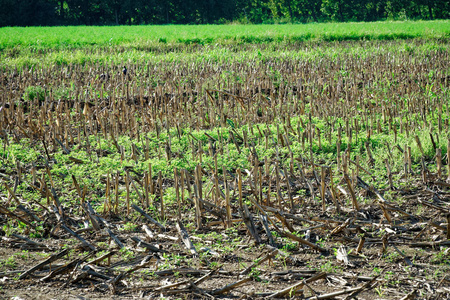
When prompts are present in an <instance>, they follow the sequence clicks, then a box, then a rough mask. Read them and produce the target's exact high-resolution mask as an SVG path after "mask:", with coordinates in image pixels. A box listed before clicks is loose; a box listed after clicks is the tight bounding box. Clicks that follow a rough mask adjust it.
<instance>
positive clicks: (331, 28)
mask: <svg viewBox="0 0 450 300" xmlns="http://www.w3.org/2000/svg"><path fill="white" fill-rule="evenodd" d="M449 34H450V22H449V21H448V20H443V21H414V22H413V21H404V22H373V23H325V24H323V23H320V24H318V23H312V24H299V25H195V26H192V25H191V26H189V25H170V26H114V27H110V26H104V27H93V26H91V27H89V26H78V27H74V26H70V27H30V28H18V27H5V28H0V49H6V48H11V47H16V46H20V47H31V48H33V49H42V48H72V49H73V48H80V47H86V46H93V45H96V46H101V47H109V46H117V45H122V46H125V47H127V48H133V47H135V48H139V47H142V46H145V45H149V44H154V43H177V42H180V43H184V44H191V43H199V44H214V43H217V42H220V43H227V42H232V43H234V42H236V41H238V42H250V43H261V42H272V41H276V42H280V41H290V42H295V41H308V40H315V41H343V40H386V39H405V38H445V37H448V36H449Z"/></svg>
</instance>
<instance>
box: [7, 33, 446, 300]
mask: <svg viewBox="0 0 450 300" xmlns="http://www.w3.org/2000/svg"><path fill="white" fill-rule="evenodd" d="M411 43H412V44H414V43H417V44H421V43H424V41H419V40H415V41H411ZM429 43H441V44H440V45H441V46H442V44H444V45H447V46H448V41H447V42H446V41H444V42H442V41H429ZM351 45H352V44H351V43H342V44H332V45H331V44H330V47H335V48H336V55H335V56H330V55H317V56H314V57H311V58H310V59H302V58H298V57H294V56H286V57H282V58H277V59H270V58H264V60H259V61H258V60H257V59H253V60H250V61H247V62H243V61H237V60H233V56H231V55H230V57H229V60H228V61H227V62H222V61H213V60H202V61H201V60H199V61H196V62H194V63H192V62H186V61H183V60H180V61H172V62H167V61H166V62H161V63H160V64H158V65H157V64H154V63H151V62H148V63H145V62H142V63H131V64H127V65H126V67H127V72H123V71H122V67H123V65H122V64H121V65H114V64H111V65H100V64H95V63H85V64H80V65H62V66H58V65H53V66H46V67H42V68H39V69H37V68H27V67H24V68H22V69H12V68H7V69H6V70H5V71H4V72H3V74H2V75H1V78H0V80H1V82H0V83H1V84H0V88H1V104H2V107H1V112H0V128H1V138H2V140H1V143H2V151H1V156H2V168H1V170H0V172H1V173H0V176H1V181H2V182H3V184H2V188H1V189H2V193H3V194H4V196H3V197H2V200H1V205H0V213H1V216H2V217H1V219H0V224H3V225H5V224H9V225H8V226H11V225H13V224H18V223H24V224H29V225H32V226H30V228H28V230H27V231H28V232H32V231H34V230H37V229H36V227H37V226H38V225H39V226H43V227H44V228H46V232H45V233H44V234H45V235H46V237H52V236H53V237H54V236H60V237H61V236H67V232H68V233H69V234H70V236H71V237H74V238H76V239H77V240H78V241H79V242H81V244H80V246H79V247H81V248H84V249H87V250H89V251H90V252H91V253H94V252H96V251H99V250H101V247H99V246H97V245H96V239H97V238H98V236H95V235H92V234H91V233H90V232H91V231H94V232H99V234H100V235H102V234H103V235H104V236H105V237H109V239H110V241H115V244H116V245H119V248H122V250H121V253H122V251H124V250H123V249H126V248H130V249H136V248H133V246H132V245H133V244H132V243H131V242H130V240H127V239H126V238H125V234H123V233H122V234H121V233H120V232H119V231H118V230H119V228H120V226H119V225H118V224H119V223H120V222H122V221H121V220H125V219H126V220H132V221H131V222H135V223H145V222H149V223H148V225H149V227H146V230H145V232H146V234H147V235H145V234H144V233H142V235H141V237H142V236H146V238H147V242H144V241H142V240H141V239H139V238H134V241H138V242H137V243H138V244H137V245H138V246H139V245H140V247H141V248H142V247H144V248H145V249H146V251H147V252H148V253H150V254H151V255H152V257H153V258H149V257H146V258H141V259H140V260H139V261H136V262H135V265H134V266H133V268H132V269H131V270H127V271H122V272H120V273H117V272H116V273H114V271H112V270H113V266H118V265H120V262H121V260H122V258H121V257H120V256H117V255H116V253H114V255H116V256H115V257H116V261H118V262H116V264H115V265H114V264H113V263H111V264H105V265H104V267H103V269H96V270H94V269H90V268H87V267H82V266H83V264H85V263H88V260H89V259H90V257H89V256H85V257H82V258H77V259H78V260H77V261H74V260H70V261H69V263H67V264H65V265H64V266H62V267H60V268H62V269H61V270H59V269H58V270H59V271H58V272H52V273H47V274H46V275H45V277H44V278H45V280H50V279H51V278H54V277H58V276H65V275H64V274H69V273H70V274H71V275H70V277H69V278H67V279H66V280H67V281H68V282H69V283H71V282H80V281H90V280H91V281H92V278H95V282H96V283H95V284H96V285H97V287H98V289H100V290H109V291H111V292H112V293H120V292H123V291H126V290H127V287H126V286H124V285H123V284H122V282H121V280H122V279H123V278H125V276H129V275H130V274H131V273H132V272H134V271H136V270H139V269H142V268H150V266H153V267H152V268H153V269H155V268H156V267H155V266H156V265H157V264H158V263H157V262H156V261H157V260H158V259H159V258H160V257H162V255H163V253H164V255H166V254H167V253H170V252H173V251H174V249H173V248H172V247H171V245H165V247H164V248H159V247H158V246H157V245H156V244H157V243H164V241H165V240H167V239H168V236H167V234H169V235H170V234H172V235H173V236H178V235H180V237H179V238H175V237H173V236H169V240H170V241H171V242H170V243H174V240H175V241H177V242H176V243H178V245H179V246H180V247H181V248H182V249H183V251H184V252H182V253H183V256H185V257H186V258H188V257H193V258H194V259H198V257H199V255H200V256H201V251H200V249H196V247H195V245H194V244H193V243H192V237H189V234H190V233H191V234H192V232H194V229H195V230H198V231H199V232H209V231H221V232H223V234H224V235H227V234H229V232H230V231H227V229H228V230H230V229H233V228H237V229H239V230H240V232H242V235H243V234H245V235H246V238H247V239H248V240H247V242H248V243H249V244H250V243H252V244H253V243H255V244H258V245H259V244H271V246H267V247H268V250H267V251H268V252H267V253H266V256H265V257H264V261H266V260H267V261H268V262H269V265H270V264H273V262H272V260H277V259H280V258H279V256H275V252H274V251H275V250H274V249H276V248H281V247H283V246H285V247H286V245H287V244H293V245H294V249H292V251H293V252H292V254H291V255H289V256H288V258H284V260H285V262H286V263H288V264H290V266H289V268H294V269H295V267H294V266H295V255H296V254H299V253H302V255H310V254H311V253H314V252H321V253H323V254H324V255H330V254H331V255H332V254H333V251H332V250H333V247H337V246H336V245H347V246H348V247H350V248H352V249H354V251H355V252H356V254H357V255H348V260H355V261H356V262H355V263H348V264H346V265H345V266H343V267H342V266H340V265H339V263H336V265H337V266H339V268H353V267H354V266H355V265H358V260H362V259H364V258H363V257H362V256H360V254H361V253H365V252H366V253H368V254H369V253H370V254H371V255H377V257H383V255H386V253H387V252H386V251H390V250H389V249H390V248H392V247H391V246H393V247H394V248H395V252H396V253H397V252H398V253H400V254H402V256H401V257H404V258H405V261H406V263H407V265H409V266H410V267H412V268H420V266H418V265H416V264H414V263H412V262H411V261H410V260H409V258H408V257H407V256H409V257H412V255H415V254H414V251H416V249H418V248H427V249H429V251H438V250H436V248H437V249H439V247H445V246H447V247H448V245H449V242H448V236H449V234H448V228H449V227H448V226H449V225H448V222H447V218H448V215H449V213H450V210H449V198H448V188H449V187H450V183H449V182H448V178H449V176H450V172H449V168H450V167H449V166H450V164H449V163H448V161H449V159H450V157H449V153H450V150H449V149H450V146H448V145H450V141H449V140H448V132H449V117H450V110H449V95H450V94H449V89H450V74H449V70H450V65H449V62H450V57H449V51H448V50H446V51H443V50H442V48H439V49H437V50H434V49H433V47H430V49H429V50H427V51H426V53H419V52H414V51H404V50H402V49H401V48H400V47H396V44H395V42H376V43H368V44H367V46H368V49H369V50H368V51H367V53H365V54H364V55H358V53H350V52H349V51H346V49H347V47H350V46H351ZM387 45H389V47H390V49H391V50H390V51H379V50H377V48H376V47H383V46H387ZM233 47H234V48H235V50H236V51H239V45H234V46H233ZM246 47H247V46H246ZM273 47H276V45H274V46H273ZM447 49H448V48H447ZM280 51H281V50H280ZM370 51H372V52H370ZM30 87H35V90H36V91H37V94H33V95H31V92H30V91H31V90H32V89H30ZM63 88H65V91H66V92H65V93H64V95H63V96H61V95H60V93H56V91H57V90H61V89H63ZM124 137H126V138H127V141H129V144H126V143H125V142H124ZM24 141H27V145H30V147H31V148H32V149H34V150H35V151H38V152H39V153H40V156H39V157H38V159H37V160H34V161H21V158H20V157H17V155H15V156H14V155H12V153H13V148H14V145H16V144H20V143H23V142H24ZM445 149H446V150H447V151H443V150H445ZM79 152H83V153H85V156H84V157H86V159H80V158H79V157H78V158H77V157H76V156H77V153H79ZM57 155H59V156H58V157H61V156H62V157H65V158H67V159H65V160H63V161H61V160H59V161H56V159H55V157H56V156H57ZM108 157H110V158H113V159H114V160H115V161H120V162H118V164H117V165H116V167H115V169H113V170H110V169H109V170H107V171H105V172H104V173H103V174H101V176H100V178H97V179H94V180H97V181H98V184H99V186H100V187H101V191H98V190H94V189H91V187H90V186H89V185H88V184H86V181H85V178H80V176H79V177H78V178H77V177H76V176H75V175H74V174H72V173H71V171H70V170H71V168H72V167H76V166H77V165H85V164H88V165H89V166H92V168H96V166H101V165H102V164H104V159H105V158H108ZM156 161H158V162H160V163H157V164H155V162H156ZM445 164H447V168H445ZM61 165H63V166H64V165H65V166H66V168H67V170H68V172H69V173H68V174H70V175H71V176H69V177H65V176H62V175H60V174H59V173H56V172H54V171H53V170H52V169H54V168H55V167H56V166H61ZM161 165H162V166H161ZM95 174H98V172H97V173H95ZM86 176H97V175H94V173H93V174H92V175H91V174H86ZM81 182H84V183H83V184H82V183H81ZM25 189H28V190H31V191H33V193H34V194H33V196H32V197H31V199H30V200H28V198H27V199H25V198H24V197H23V195H22V194H23V193H24V190H25ZM173 190H174V191H175V192H171V191H173ZM71 191H74V193H72V192H71ZM98 195H100V196H98ZM173 195H175V196H173ZM392 195H394V196H392ZM402 199H403V200H402ZM419 201H420V204H421V205H424V206H425V207H427V208H429V209H430V211H429V213H425V214H420V213H419V212H418V211H417V210H416V208H415V205H418V203H419ZM21 207H22V208H23V209H21ZM92 207H93V208H94V209H92ZM72 208H74V209H72ZM131 208H134V210H132V209H131ZM133 216H134V219H133V218H132V217H133ZM130 218H131V219H130ZM83 220H85V221H86V223H88V224H90V225H89V226H86V227H85V228H84V229H83V230H80V228H81V227H82V224H83ZM445 222H447V224H446V223H445ZM400 224H401V225H400ZM417 224H419V225H417ZM433 224H434V225H433ZM444 224H445V225H444ZM187 225H189V226H187ZM421 225H425V226H424V227H423V228H422V227H420V228H422V229H421V230H422V231H424V232H426V231H428V232H431V233H433V234H434V235H435V239H434V240H433V241H430V240H429V239H427V235H426V234H423V233H424V232H422V231H421V232H420V235H419V234H417V232H415V233H413V229H414V230H415V228H417V226H421ZM105 228H106V229H105ZM386 228H388V229H386ZM152 230H156V231H158V232H160V234H159V235H156V234H154V233H153V232H152ZM106 231H107V232H106ZM103 232H106V234H105V233H103ZM299 233H304V234H301V235H300V234H299ZM133 234H135V235H138V233H133ZM121 235H122V236H121ZM311 235H312V237H311ZM321 239H322V240H325V241H324V242H321ZM405 240H406V242H404V241H405ZM400 241H402V242H401V243H400ZM182 242H184V243H182ZM9 243H10V245H13V244H14V243H16V244H17V243H19V242H18V241H16V242H14V241H10V242H9ZM124 244H125V245H126V247H125V246H124ZM152 244H153V245H152ZM395 244H397V246H398V245H402V246H404V247H405V248H403V249H407V250H408V252H407V254H406V255H404V254H403V252H401V250H398V249H397V246H395ZM23 245H25V246H24V247H28V248H29V249H35V250H36V249H42V247H44V246H43V245H41V244H39V245H37V244H36V245H34V244H32V243H30V242H23ZM111 245H113V244H111ZM155 245H156V246H155ZM272 246H274V247H275V248H273V247H272ZM45 247H47V246H45ZM73 247H75V246H73ZM270 247H272V248H270ZM285 249H289V248H285ZM373 249H377V250H376V251H373ZM50 250H53V251H55V249H52V248H51V249H50ZM133 251H135V250H133ZM177 251H179V250H177ZM380 251H381V254H378V253H380ZM199 253H200V254H199ZM373 253H377V254H373ZM114 255H113V254H111V255H109V256H107V257H108V262H110V260H111V257H114ZM55 257H58V259H60V257H61V255H59V256H58V255H57V254H55ZM105 257H106V256H105ZM72 259H73V258H72ZM212 260H213V258H208V259H205V260H199V261H198V264H199V265H198V266H197V267H199V266H200V265H201V264H203V266H204V269H205V268H206V269H207V270H208V271H211V274H210V275H205V274H207V272H206V273H205V272H203V271H199V273H198V274H197V273H195V272H194V273H192V272H193V271H192V270H191V271H186V270H187V269H186V270H185V269H183V270H181V269H180V270H181V271H174V272H185V273H186V274H191V273H192V274H194V275H192V274H191V276H196V275H204V276H205V278H204V279H202V280H201V282H204V281H206V282H207V280H209V279H210V277H211V276H212V274H213V273H214V272H216V269H215V267H214V264H211V262H212ZM66 262H67V261H66ZM399 262H400V263H402V262H403V260H402V259H401V258H400V260H399ZM225 263H227V262H226V261H225ZM403 263H404V262H403ZM258 265H259V264H258V263H254V266H255V267H254V269H252V270H253V271H252V270H250V269H245V274H244V273H242V274H244V275H242V274H241V278H239V273H240V271H239V270H238V269H236V270H234V271H230V272H229V273H226V272H222V273H220V274H222V275H220V276H223V278H226V281H227V282H228V283H229V284H227V285H225V286H224V287H223V288H218V289H216V290H214V289H211V288H208V287H205V288H204V289H202V288H200V289H199V288H198V287H197V286H196V285H195V284H193V283H192V282H190V281H187V282H180V284H179V285H173V284H172V285H168V286H167V287H164V286H160V287H158V291H159V292H161V293H163V294H164V293H167V295H172V294H177V293H185V292H189V293H193V294H195V293H197V294H202V295H203V296H205V295H209V294H211V295H220V294H223V293H230V292H231V293H232V292H233V291H234V289H238V287H240V286H241V285H245V284H246V283H247V282H248V281H249V280H250V279H248V278H251V279H252V280H256V278H257V276H256V275H254V270H256V266H258ZM41 267H42V266H39V268H35V269H33V270H31V271H30V270H28V271H27V272H26V273H25V274H27V276H28V275H30V274H31V273H33V272H37V270H38V269H40V268H41ZM64 268H65V269H64ZM219 268H220V266H219V267H218V269H219ZM230 268H231V269H232V268H233V267H230ZM106 269H108V270H109V271H108V272H109V273H108V272H106V271H105V270H106ZM155 270H156V269H155ZM320 270H322V271H324V270H325V269H324V268H321V269H319V270H318V271H317V272H316V273H314V272H312V273H307V272H306V271H304V272H301V271H298V272H297V271H295V272H297V273H299V274H302V277H308V276H309V278H310V279H308V280H306V281H305V280H303V281H299V282H297V283H296V284H294V285H292V286H286V284H284V283H282V281H280V282H279V289H278V290H279V291H278V292H273V291H272V293H270V292H268V291H267V290H264V287H261V289H262V290H261V292H257V293H256V294H254V295H255V296H258V295H259V296H268V297H281V296H286V295H288V294H289V293H293V292H295V291H297V293H304V294H305V295H307V294H308V293H309V294H311V293H315V292H314V291H312V292H311V291H310V289H307V287H309V284H310V283H311V284H312V283H314V282H315V281H316V280H317V281H318V280H321V279H322V278H324V277H326V276H327V274H328V275H331V273H332V272H331V271H325V273H321V272H319V271H320ZM362 270H363V271H361V274H362V275H370V270H369V271H368V273H367V274H364V269H362ZM163 271H164V270H158V272H163ZM309 271H311V270H309ZM365 271H367V270H365ZM111 272H112V273H111ZM165 272H166V273H167V270H165ZM189 272H191V273H189ZM233 272H235V273H236V274H238V275H237V277H238V279H236V276H235V277H232V276H228V275H230V274H234V273H233ZM295 272H294V271H293V273H292V274H294V275H292V276H294V278H296V277H295V274H296V273H295ZM166 273H164V274H163V273H161V276H162V274H163V275H165V276H166V275H167V276H171V274H172V276H173V274H174V273H170V272H169V273H167V274H166ZM248 273H251V274H253V275H252V276H253V277H247V274H248ZM266 273H267V274H269V275H270V274H272V275H271V276H272V278H273V280H274V282H278V281H277V278H281V277H277V276H278V275H277V272H272V273H270V271H266ZM183 274H184V273H183ZM208 274H209V273H208ZM226 274H228V275H226ZM267 274H266V275H267ZM308 274H309V275H308ZM27 276H22V278H24V277H27ZM227 276H228V277H227ZM299 276H300V275H299ZM336 276H341V277H342V278H343V277H345V276H344V275H342V274H341V275H336ZM22 278H21V279H22ZM211 278H212V277H211ZM232 278H234V279H233V280H232ZM355 278H356V282H357V281H358V280H362V281H366V282H368V283H367V284H361V285H358V286H357V287H355V288H353V289H347V288H344V289H343V290H342V289H341V290H340V291H337V292H336V295H338V294H345V293H351V294H352V295H353V294H355V295H356V293H359V292H363V291H366V292H367V293H370V291H371V292H372V293H374V290H373V289H374V288H375V287H376V286H377V285H378V286H379V287H380V288H383V289H385V290H386V291H388V292H389V289H393V288H396V287H395V286H393V285H392V284H390V283H385V282H382V281H379V280H376V278H375V277H364V278H363V277H361V278H360V279H358V278H357V277H355ZM444 279H445V278H444ZM342 280H344V279H342ZM402 280H404V282H408V280H409V279H407V278H405V279H402ZM93 282H94V281H93ZM201 282H199V283H198V284H200V283H201ZM233 282H234V283H233ZM369 283H370V284H369ZM431 284H433V286H434V287H436V288H437V287H438V285H437V282H434V283H431ZM445 284H447V285H448V282H447V283H445V282H441V283H440V285H445ZM180 286H184V287H183V288H179V287H180ZM174 287H176V288H174ZM154 288H156V287H154ZM177 288H179V289H177ZM289 288H290V289H289ZM300 288H303V289H300ZM336 290H339V289H336ZM142 291H144V292H145V293H148V292H151V291H152V288H151V287H147V288H144V287H142ZM241 292H244V293H245V289H243V290H241ZM401 292H402V293H405V294H408V293H410V292H411V291H408V290H405V289H401ZM441 292H442V291H440V290H438V291H436V290H434V293H435V294H436V295H438V294H439V293H441ZM258 293H259V294H258ZM311 295H312V296H314V294H311ZM325 295H326V294H325ZM331 295H335V294H333V293H332V294H331ZM321 299H322V298H321Z"/></svg>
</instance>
